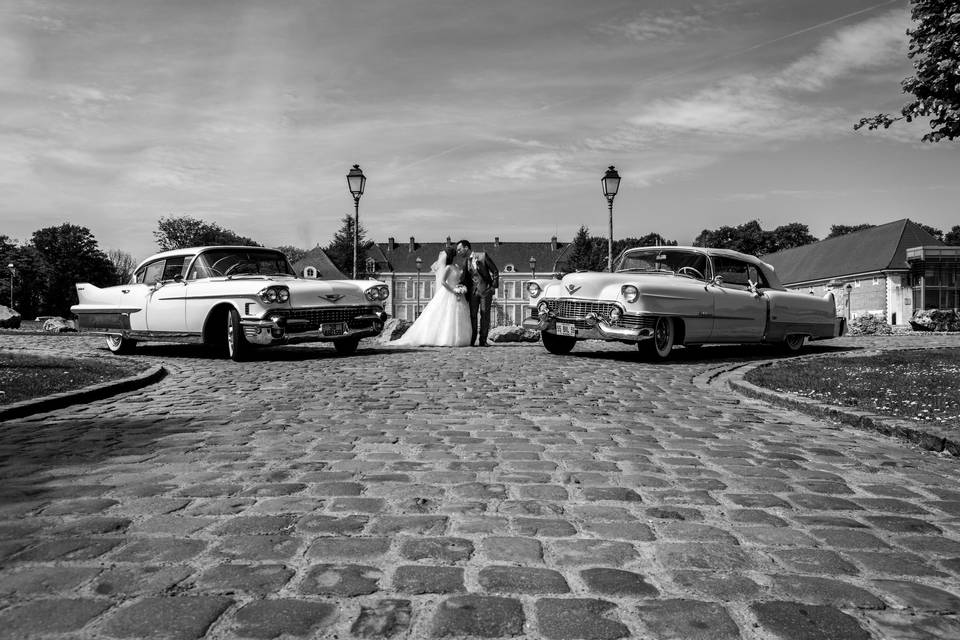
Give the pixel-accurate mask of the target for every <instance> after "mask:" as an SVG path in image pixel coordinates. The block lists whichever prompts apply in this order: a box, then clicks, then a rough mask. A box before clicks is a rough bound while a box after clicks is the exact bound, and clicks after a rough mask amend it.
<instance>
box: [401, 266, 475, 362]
mask: <svg viewBox="0 0 960 640" xmlns="http://www.w3.org/2000/svg"><path fill="white" fill-rule="evenodd" d="M456 255H457V250H456V249H453V248H450V249H445V250H443V251H441V252H440V256H439V257H438V258H437V261H436V262H434V263H433V264H432V265H430V269H431V270H432V271H433V272H434V278H435V279H436V283H437V286H436V293H434V294H433V298H432V299H431V300H430V302H428V303H427V306H426V307H424V308H423V312H422V313H421V314H420V317H419V318H417V319H416V321H415V322H414V323H413V325H412V326H411V327H410V328H409V329H407V332H406V333H404V334H403V335H402V336H401V337H400V338H399V339H398V340H396V341H395V342H394V343H393V344H396V345H401V346H408V347H423V346H431V347H466V346H467V345H469V344H470V334H471V331H470V305H469V304H468V303H467V300H466V299H465V298H464V297H463V292H464V287H463V286H462V285H461V284H460V276H461V274H462V273H463V271H462V270H461V269H460V267H458V266H457V265H455V264H453V259H454V257H455V256H456Z"/></svg>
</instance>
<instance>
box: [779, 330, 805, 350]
mask: <svg viewBox="0 0 960 640" xmlns="http://www.w3.org/2000/svg"><path fill="white" fill-rule="evenodd" d="M806 339H807V336H805V335H803V334H793V335H789V336H787V338H786V340H784V341H783V350H784V351H786V352H787V353H800V351H801V350H803V343H804V341H805V340H806Z"/></svg>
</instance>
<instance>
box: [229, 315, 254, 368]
mask: <svg viewBox="0 0 960 640" xmlns="http://www.w3.org/2000/svg"><path fill="white" fill-rule="evenodd" d="M249 352H250V345H249V344H248V343H247V339H246V338H244V337H243V327H242V326H241V325H240V314H239V313H237V310H236V309H230V312H229V313H227V356H229V358H230V359H231V360H233V361H234V362H243V361H244V360H246V359H247V355H248V354H249Z"/></svg>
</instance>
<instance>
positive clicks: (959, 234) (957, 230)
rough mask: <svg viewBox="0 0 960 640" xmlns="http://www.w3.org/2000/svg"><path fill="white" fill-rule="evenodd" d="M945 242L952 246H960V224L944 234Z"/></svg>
mask: <svg viewBox="0 0 960 640" xmlns="http://www.w3.org/2000/svg"><path fill="white" fill-rule="evenodd" d="M943 242H944V244H948V245H950V246H951V247H960V225H954V226H953V228H952V229H950V231H948V232H946V233H945V234H943Z"/></svg>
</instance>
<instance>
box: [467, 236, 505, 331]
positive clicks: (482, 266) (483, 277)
mask: <svg viewBox="0 0 960 640" xmlns="http://www.w3.org/2000/svg"><path fill="white" fill-rule="evenodd" d="M457 257H458V258H459V259H460V260H463V261H464V263H465V264H464V266H463V275H462V276H461V278H460V282H461V283H463V286H465V287H466V288H467V300H469V301H470V327H471V335H470V346H474V345H476V344H477V313H478V312H479V314H480V334H479V335H480V346H481V347H486V346H488V345H487V333H489V332H490V305H491V304H492V303H493V294H494V292H495V291H496V290H497V288H498V287H499V286H500V270H499V269H497V265H496V264H494V262H493V260H491V259H490V256H488V255H487V254H486V253H483V252H479V253H474V252H473V249H472V248H471V247H470V241H469V240H461V241H460V242H458V243H457Z"/></svg>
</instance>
